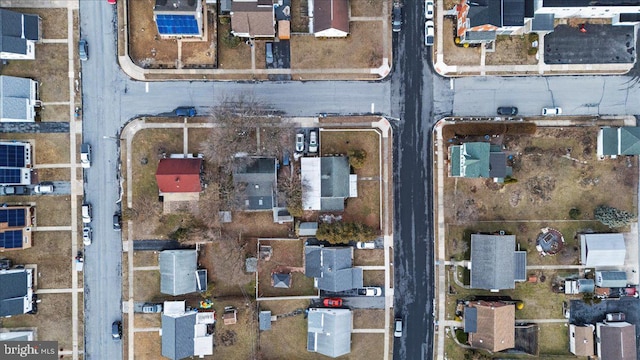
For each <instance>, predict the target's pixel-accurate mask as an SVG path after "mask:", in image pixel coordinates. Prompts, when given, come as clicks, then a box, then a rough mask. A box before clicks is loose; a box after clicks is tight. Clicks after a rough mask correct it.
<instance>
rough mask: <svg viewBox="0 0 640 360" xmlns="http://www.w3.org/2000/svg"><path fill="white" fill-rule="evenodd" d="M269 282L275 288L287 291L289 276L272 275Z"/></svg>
mask: <svg viewBox="0 0 640 360" xmlns="http://www.w3.org/2000/svg"><path fill="white" fill-rule="evenodd" d="M271 281H272V282H273V287H275V288H279V289H288V288H289V287H290V286H291V274H283V273H273V274H272V275H271Z"/></svg>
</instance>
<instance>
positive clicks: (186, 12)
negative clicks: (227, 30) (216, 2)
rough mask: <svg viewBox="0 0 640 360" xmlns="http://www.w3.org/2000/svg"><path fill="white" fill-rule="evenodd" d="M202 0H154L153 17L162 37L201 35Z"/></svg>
mask: <svg viewBox="0 0 640 360" xmlns="http://www.w3.org/2000/svg"><path fill="white" fill-rule="evenodd" d="M202 16H203V13H202V1H199V0H156V3H155V6H154V7H153V19H154V20H155V22H156V25H157V27H158V34H160V36H163V37H172V38H175V37H201V36H202V34H203V24H202Z"/></svg>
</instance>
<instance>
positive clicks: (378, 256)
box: [353, 249, 393, 266]
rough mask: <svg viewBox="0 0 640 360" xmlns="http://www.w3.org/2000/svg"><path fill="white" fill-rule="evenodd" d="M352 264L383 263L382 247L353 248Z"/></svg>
mask: <svg viewBox="0 0 640 360" xmlns="http://www.w3.org/2000/svg"><path fill="white" fill-rule="evenodd" d="M392 259H393V257H392ZM353 265H354V266H367V265H384V249H374V250H368V249H367V250H355V251H354V253H353Z"/></svg>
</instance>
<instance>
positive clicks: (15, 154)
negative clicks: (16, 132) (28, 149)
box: [0, 144, 25, 167]
mask: <svg viewBox="0 0 640 360" xmlns="http://www.w3.org/2000/svg"><path fill="white" fill-rule="evenodd" d="M0 166H8V167H24V166H25V160H24V145H20V144H15V145H14V144H0Z"/></svg>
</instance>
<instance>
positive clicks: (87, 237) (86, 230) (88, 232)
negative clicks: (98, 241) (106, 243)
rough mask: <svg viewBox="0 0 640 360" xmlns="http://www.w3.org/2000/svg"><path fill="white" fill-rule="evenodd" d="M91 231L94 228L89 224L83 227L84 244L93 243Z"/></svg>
mask: <svg viewBox="0 0 640 360" xmlns="http://www.w3.org/2000/svg"><path fill="white" fill-rule="evenodd" d="M91 232H92V230H91V228H90V227H88V226H85V227H83V228H82V243H83V244H84V246H89V245H91Z"/></svg>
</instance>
